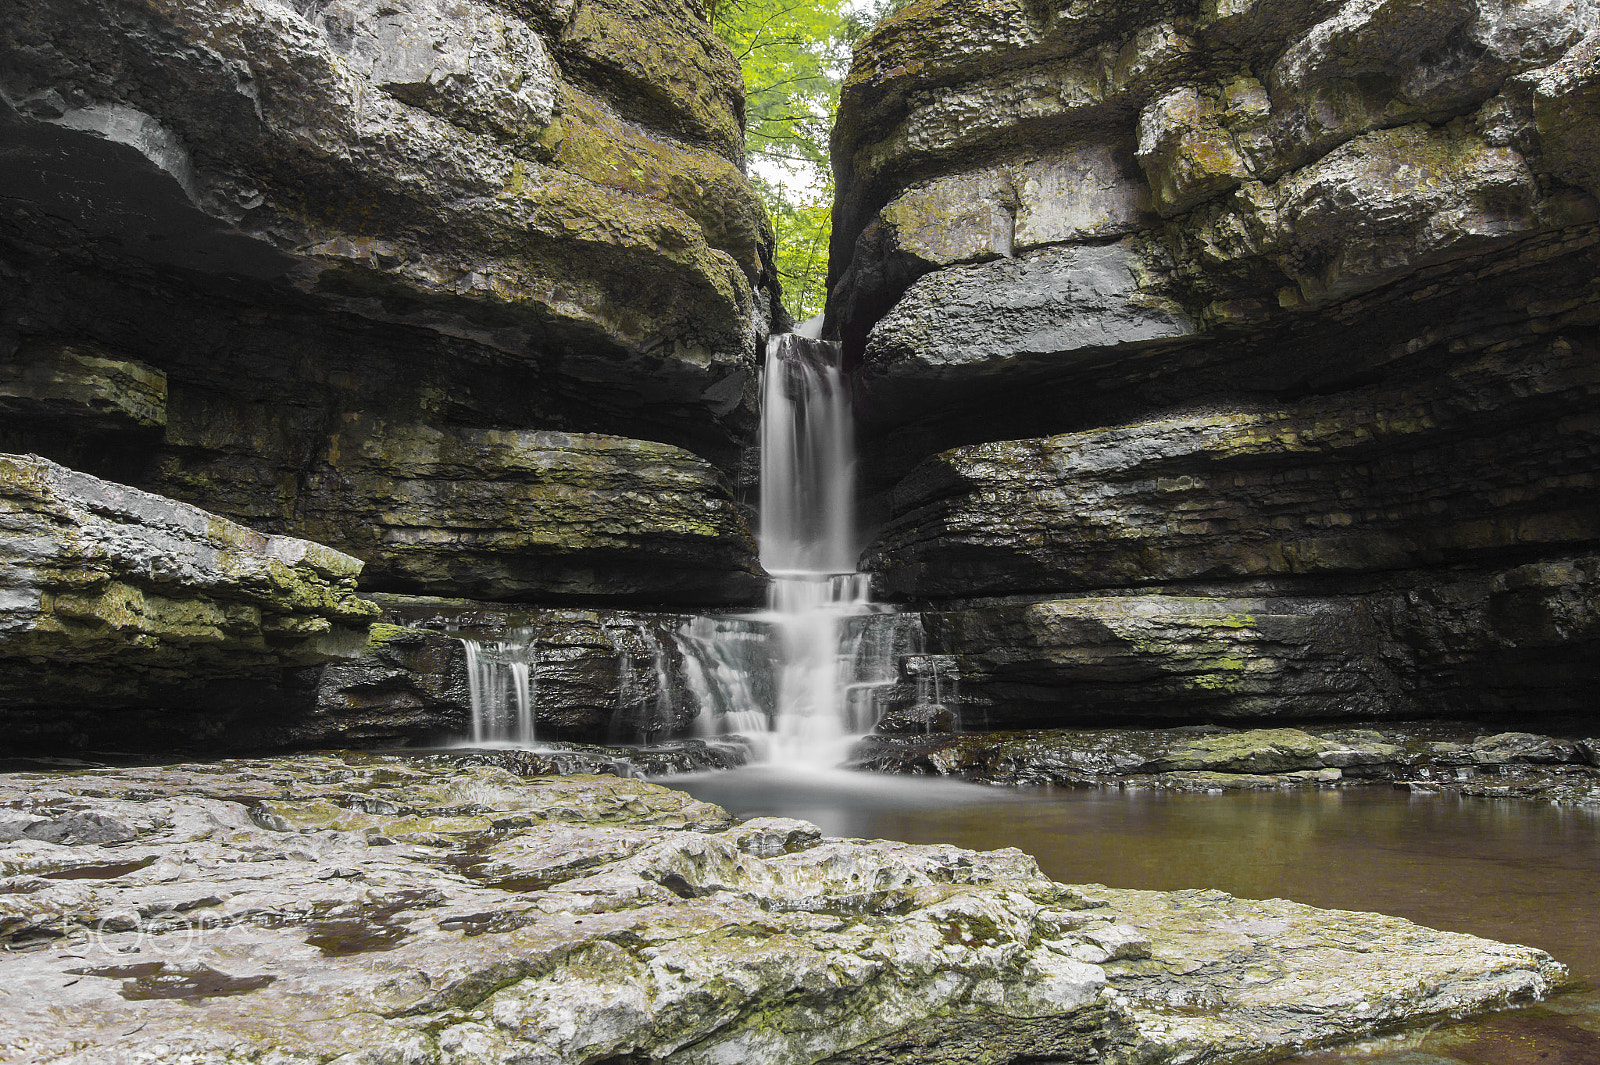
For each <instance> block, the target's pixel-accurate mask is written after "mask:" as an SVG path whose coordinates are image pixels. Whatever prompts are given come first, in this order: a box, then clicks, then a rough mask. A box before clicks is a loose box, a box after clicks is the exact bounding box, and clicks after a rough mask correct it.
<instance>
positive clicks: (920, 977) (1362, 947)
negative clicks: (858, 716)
mask: <svg viewBox="0 0 1600 1065" xmlns="http://www.w3.org/2000/svg"><path fill="white" fill-rule="evenodd" d="M0 839H4V840H5V842H3V843H0V874H3V876H4V884H5V887H6V888H7V890H6V891H5V893H3V894H0V937H3V939H4V941H5V943H6V945H7V946H8V947H10V948H11V950H10V951H8V952H7V953H6V955H5V959H6V960H5V961H4V962H3V968H4V970H5V975H6V986H7V989H8V990H9V991H10V994H9V995H7V996H6V997H5V1001H4V1005H3V1006H0V1012H3V1014H4V1016H5V1019H6V1022H7V1023H6V1025H5V1027H4V1033H5V1034H4V1035H3V1036H0V1057H5V1058H7V1059H10V1058H18V1059H22V1058H26V1059H27V1060H32V1061H40V1062H69V1061H89V1060H94V1061H98V1062H123V1061H128V1062H131V1061H136V1060H147V1059H148V1058H149V1057H151V1056H158V1057H164V1058H172V1057H174V1056H182V1057H183V1058H184V1059H185V1060H192V1061H196V1062H232V1061H244V1060H253V1059H255V1058H258V1057H259V1056H260V1055H261V1054H262V1053H265V1052H270V1054H271V1055H272V1056H273V1057H274V1059H275V1060H282V1061H285V1062H302V1061H303V1062H311V1061H328V1060H330V1059H332V1058H334V1057H337V1056H341V1055H343V1056H364V1055H367V1054H370V1053H376V1052H380V1051H382V1052H393V1051H399V1052H403V1053H404V1054H405V1055H406V1056H407V1057H408V1059H409V1060H412V1061H417V1062H436V1061H460V1060H463V1059H466V1058H471V1059H472V1060H476V1061H483V1062H496V1061H513V1060H514V1061H520V1062H549V1063H551V1065H554V1063H557V1062H561V1063H563V1065H565V1063H576V1062H593V1063H598V1062H601V1061H616V1060H623V1059H627V1058H630V1057H632V1058H646V1057H647V1058H650V1059H653V1060H658V1061H666V1062H681V1063H690V1062H711V1061H723V1060H730V1059H733V1058H737V1059H738V1060H740V1061H745V1062H751V1063H753V1065H754V1063H773V1065H776V1063H779V1062H783V1063H796V1062H823V1061H826V1062H835V1063H844V1062H856V1063H863V1065H864V1063H868V1062H879V1061H897V1062H924V1061H925V1062H936V1061H951V1060H957V1059H960V1060H978V1059H980V1058H981V1059H982V1060H986V1061H994V1062H1021V1061H1027V1060H1040V1059H1042V1058H1045V1057H1048V1058H1050V1059H1052V1060H1057V1061H1076V1062H1085V1063H1087V1062H1091V1061H1093V1062H1103V1063H1104V1062H1113V1063H1114V1062H1126V1063H1132V1062H1135V1061H1137V1062H1145V1063H1159V1062H1168V1061H1172V1062H1176V1061H1185V1060H1193V1057H1194V1055H1195V1053H1196V1052H1197V1051H1198V1050H1200V1048H1204V1052H1205V1053H1206V1054H1207V1055H1209V1058H1208V1060H1213V1061H1217V1062H1233V1061H1239V1062H1242V1061H1246V1060H1262V1059H1263V1058H1264V1057H1268V1056H1272V1055H1275V1054H1281V1053H1283V1052H1286V1051H1289V1050H1291V1049H1299V1048H1305V1047H1312V1046H1318V1045H1324V1044H1327V1043H1331V1042H1336V1041H1340V1040H1348V1039H1350V1038H1352V1037H1358V1036H1359V1035H1361V1034H1362V1033H1365V1032H1369V1031H1373V1030H1375V1029H1378V1028H1389V1027H1393V1026H1395V1025H1396V1024H1401V1023H1405V1022H1407V1021H1421V1020H1425V1019H1428V1018H1431V1017H1439V1016H1445V1015H1450V1016H1459V1015H1462V1014H1465V1013H1468V1012H1472V1011H1475V1010H1482V1009H1485V1008H1494V1007H1503V1006H1506V1005H1509V1004H1513V1003H1516V1002H1519V1001H1525V1000H1527V999H1529V998H1533V997H1538V996H1541V995H1543V994H1545V993H1548V992H1549V991H1550V990H1551V989H1552V988H1553V987H1554V986H1556V985H1557V984H1558V983H1559V981H1561V979H1562V978H1563V975H1564V972H1563V970H1562V967H1561V966H1559V965H1558V964H1556V963H1555V962H1553V961H1552V960H1551V959H1550V958H1549V957H1548V956H1547V955H1545V954H1544V953H1542V952H1540V951H1537V950H1532V949H1530V948H1524V947H1512V946H1507V945H1503V944H1497V943H1491V942H1488V941H1485V940H1481V939H1476V938H1473V937H1470V936H1464V935H1459V934H1454V933H1446V932H1436V931H1432V930H1429V929H1425V928H1421V927H1418V926H1416V925H1412V924H1409V923H1408V922H1405V921H1400V920H1397V919H1394V918H1388V917H1382V916H1379V915H1376V914H1354V913H1345V912H1337V911H1319V910H1315V909H1312V908H1310V907H1307V906H1301V905H1298V904H1295V903H1289V902H1284V901H1281V900H1274V901H1269V902H1245V901H1242V900H1237V899H1233V898H1232V897H1230V896H1227V895H1225V894H1223V893H1221V892H1192V891H1191V892H1177V893H1172V894H1161V893H1155V892H1138V891H1116V890H1110V889H1105V888H1100V887H1088V888H1073V887H1067V886H1064V885H1060V884H1056V883H1052V882H1051V881H1049V880H1048V879H1046V878H1045V877H1043V876H1042V875H1041V874H1040V872H1039V870H1038V867H1037V865H1036V864H1035V863H1034V862H1033V860H1032V859H1030V858H1028V857H1027V856H1025V855H1023V854H1021V853H1020V852H1018V851H1015V850H1004V851H994V852H989V853H974V852H970V851H962V850H959V849H957V848H953V847H948V846H914V845H907V844H898V843H884V842H873V841H863V840H835V839H824V838H822V837H821V835H820V833H819V832H818V831H817V829H816V828H815V826H812V825H810V824H808V823H806V822H802V821H793V820H786V819H779V818H758V819H755V820H751V821H746V822H742V823H737V822H734V821H732V820H731V819H730V818H729V817H728V816H727V814H726V813H724V812H723V811H722V810H721V809H719V808H717V807H715V806H710V805H708V804H705V803H701V802H697V801H695V800H693V799H691V798H689V797H688V796H686V795H683V794H680V793H677V792H672V791H668V790H666V789H664V788H661V787H658V786H655V785H651V784H646V783H642V782H638V781H628V780H616V779H603V778H602V779H597V778H568V779H564V780H550V779H542V780H540V779H533V780H529V779H525V778H522V777H519V776H517V775H515V774H514V773H512V772H508V771H507V770H505V769H502V768H495V767H487V766H481V765H480V766H468V765H462V764H453V763H448V762H442V761H440V760H438V759H432V760H414V761H405V760H401V759H396V758H387V757H375V756H351V757H348V758H342V759H341V758H334V757H303V758H297V759H279V760H269V761H255V762H225V763H218V764H215V765H206V766H199V765H197V766H179V767H170V768H165V769H147V770H118V771H94V772H87V773H80V774H76V775H66V776H63V775H51V774H23V775H16V776H7V777H5V778H3V779H0ZM1289 959H1292V962H1291V961H1290V960H1289Z"/></svg>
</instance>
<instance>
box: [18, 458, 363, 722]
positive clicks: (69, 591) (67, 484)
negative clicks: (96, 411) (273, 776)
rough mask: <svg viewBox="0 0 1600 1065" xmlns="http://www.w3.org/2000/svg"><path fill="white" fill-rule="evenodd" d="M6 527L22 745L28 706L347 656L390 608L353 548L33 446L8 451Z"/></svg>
mask: <svg viewBox="0 0 1600 1065" xmlns="http://www.w3.org/2000/svg"><path fill="white" fill-rule="evenodd" d="M0 530H3V532H4V535H3V536H0V661H3V662H4V666H5V668H4V670H3V674H4V679H3V682H0V706H4V707H5V708H6V721H7V729H8V732H9V733H10V736H11V739H12V740H13V741H18V740H20V739H21V735H20V733H21V732H23V731H25V730H23V729H22V728H21V722H20V717H21V715H22V714H23V712H25V711H26V710H27V708H50V707H52V706H57V705H62V704H66V705H88V706H93V707H94V708H95V709H96V710H98V711H107V710H111V711H114V710H115V709H117V708H119V707H122V706H128V705H150V704H152V703H156V704H159V703H160V702H161V701H162V700H163V699H165V698H167V697H169V696H171V695H172V694H173V693H174V692H182V691H184V690H186V689H190V688H193V687H195V686H197V685H202V684H205V683H208V682H218V681H227V682H228V683H230V684H240V685H246V684H249V683H252V682H260V681H262V680H268V681H270V680H273V679H276V678H277V677H278V676H280V675H281V674H282V671H283V670H284V669H285V668H288V667H292V666H306V665H311V664H313V663H317V662H326V661H328V660H329V659H330V658H337V657H340V656H346V655H349V654H351V653H353V652H354V651H355V650H357V649H358V648H360V647H361V646H363V645H364V644H365V642H366V639H367V628H368V626H369V625H370V624H371V623H372V621H373V619H374V618H375V617H376V616H377V615H378V613H379V610H378V608H377V607H375V606H373V605H372V604H370V603H367V602H365V601H363V600H361V599H359V598H357V597H356V595H355V583H356V578H357V576H358V574H359V573H360V571H361V563H360V562H358V561H357V560H356V559H354V558H351V557H350V556H348V555H344V554H341V553H339V552H337V551H333V550H330V549H329V548H326V547H323V546H321V545H319V544H314V543H309V542H307V541H305V540H296V539H292V538H290V537H284V536H268V535H264V534H262V533H259V532H256V531H254V530H252V529H247V528H245V527H243V526H241V525H237V524H235V523H234V522H231V521H228V520H227V519H225V518H220V517H218V516H216V515H214V514H208V513H206V512H205V511H203V510H200V509H199V508H197V507H192V506H188V505H187V504H183V503H175V502H173V501H172V500H169V499H163V498H161V497H159V496H154V495H151V494H149V493H147V492H141V491H138V490H137V489H132V488H127V487H124V486H122V485H117V484H111V483H109V482H106V481H102V480H99V479H97V478H94V477H90V476H88V475H86V474H82V473H77V472H74V471H72V470H68V469H66V468H64V467H61V466H58V465H56V464H55V463H52V462H49V461H47V460H45V459H40V458H37V457H35V456H26V457H24V456H15V455H6V456H0ZM46 716H47V717H48V716H50V715H49V714H48V713H46Z"/></svg>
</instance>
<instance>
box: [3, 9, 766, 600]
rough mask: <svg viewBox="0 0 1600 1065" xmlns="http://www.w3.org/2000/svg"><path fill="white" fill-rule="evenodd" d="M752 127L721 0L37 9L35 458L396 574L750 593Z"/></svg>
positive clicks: (27, 142) (22, 88)
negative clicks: (706, 12) (747, 164)
mask: <svg viewBox="0 0 1600 1065" xmlns="http://www.w3.org/2000/svg"><path fill="white" fill-rule="evenodd" d="M743 108H744V102H743V87H742V84H741V81H740V77H739V70H738V66H737V64H736V63H735V61H734V59H733V57H732V56H731V55H730V54H729V53H728V51H727V49H726V47H725V46H724V45H722V43H721V42H720V41H719V40H718V39H717V38H716V37H715V35H714V34H712V32H711V30H710V28H709V26H708V25H707V24H706V23H705V20H704V17H703V15H702V14H701V13H700V10H699V7H698V5H697V4H695V3H693V2H691V0H665V2H654V3H632V2H625V0H541V2H536V3H494V2H479V0H471V2H463V3H454V2H452V3H438V2H434V0H397V2H393V3H390V2H387V0H385V2H384V3H375V2H368V0H336V2H332V3H328V2H317V3H299V4H293V3H279V2H276V0H246V2H242V3H239V2H231V0H216V2H209V0H208V2H203V3H185V4H171V3H164V2H160V0H50V2H47V3H22V2H20V0H7V2H4V3H0V139H3V142H4V145H5V151H4V153H3V154H0V199H3V203H4V204H5V209H4V211H3V212H0V306H3V307H4V308H5V310H4V314H3V316H0V364H3V365H4V367H5V370H4V371H3V372H0V409H3V410H4V411H5V414H6V417H5V418H4V426H3V428H0V450H7V451H36V452H39V453H42V454H45V455H47V456H49V457H51V458H54V459H56V460H58V461H62V462H64V463H67V464H68V465H71V466H75V467H77V468H82V469H85V470H87V471H89V472H92V473H95V474H99V475H103V476H108V477H112V478H114V479H116V480H119V481H124V482H127V483H130V484H133V485H136V486H138V487H141V488H145V489H148V490H151V491H155V492H159V493H161V494H164V495H168V496H171V497H173V498H176V499H180V500H185V501H188V502H192V503H196V504H198V505H201V506H204V507H206V508H207V509H209V510H212V511H214V512H217V513H219V514H223V515H226V516H228V517H231V518H234V519H236V520H239V521H243V522H246V523H248V524H249V525H251V526H252V527H256V528H260V529H263V530H266V531H271V532H283V533H290V534H294V535H304V536H309V537H312V538H315V539H317V540H320V541H322V542H324V543H327V544H329V545H330V546H333V547H336V548H339V549H341V550H347V551H350V552H351V553H353V554H355V555H357V556H358V557H360V558H361V559H363V560H364V561H366V562H368V563H369V566H368V569H367V571H366V578H365V579H366V586H367V587H373V588H392V589H398V590H409V591H427V592H449V593H456V592H460V591H463V590H465V591H467V592H470V593H471V594H476V595H482V596H487V597H492V598H505V597H513V596H518V597H525V598H540V597H568V598H591V599H604V598H612V599H615V598H619V597H630V596H632V597H643V598H644V599H646V600H647V601H655V600H671V599H674V598H687V599H691V600H697V601H705V600H711V601H730V600H747V599H749V598H750V597H751V596H753V595H756V594H758V593H757V585H756V582H755V579H754V571H755V567H754V562H753V555H752V550H751V544H750V539H749V533H748V530H747V529H746V528H745V526H744V521H743V518H742V517H741V515H740V513H739V512H738V510H737V509H736V507H735V506H734V502H733V498H732V494H733V490H732V488H731V487H730V486H729V484H728V483H727V481H726V480H725V475H726V474H727V473H731V472H733V471H735V470H736V468H737V463H738V453H739V447H740V443H741V441H742V439H743V437H744V435H745V434H746V433H747V432H748V430H749V428H750V427H751V425H752V424H753V421H754V417H755V412H754V406H753V403H754V399H753V397H754V388H753V384H752V382H753V377H754V372H755V369H756V363H755V355H756V349H757V346H758V344H759V342H760V341H761V340H762V339H763V338H764V336H765V334H766V331H767V328H768V322H769V319H770V317H771V315H772V313H773V305H774V301H773V299H772V295H771V287H772V286H771V283H770V280H769V276H770V274H769V268H768V260H769V258H770V245H771V233H770V227H769V224H768V222H767V220H766V217H765V214H764V212H763V210H762V208H761V206H760V204H759V202H758V201H757V199H756V198H755V195H754V193H753V192H752V190H751V189H750V187H749V185H748V184H747V183H746V181H745V179H744V176H743V173H742V166H743V144H742V138H743ZM473 482H478V483H477V484H476V486H474V484H473ZM669 500H670V502H668V501H669ZM646 501H649V502H646ZM578 511H581V512H582V520H581V521H574V520H573V516H574V514H575V513H576V512H578ZM552 529H555V530H556V531H552Z"/></svg>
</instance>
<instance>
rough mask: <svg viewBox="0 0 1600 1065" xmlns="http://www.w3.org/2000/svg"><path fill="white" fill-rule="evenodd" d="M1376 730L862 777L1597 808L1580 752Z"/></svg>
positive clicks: (1464, 728) (1228, 739)
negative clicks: (1402, 794) (1373, 791)
mask: <svg viewBox="0 0 1600 1065" xmlns="http://www.w3.org/2000/svg"><path fill="white" fill-rule="evenodd" d="M1371 726H1372V727H1365V728H1362V727H1349V726H1329V725H1305V726H1303V727H1301V728H1245V729H1224V728H1217V727H1214V726H1200V727H1195V726H1185V727H1179V728H1140V729H1120V728H1065V729H1030V730H1027V731H1020V732H1008V731H1001V732H990V733H964V734H960V735H952V736H938V735H934V736H877V737H871V738H869V739H868V740H866V741H864V742H863V743H862V744H861V745H860V746H859V747H858V748H857V750H856V752H855V762H854V765H855V766H856V767H857V768H862V769H873V770H877V771H879V772H891V773H906V774H913V775H919V776H929V775H931V776H947V777H957V778H960V779H963V780H969V781H974V782H978V783H984V784H1009V785H1040V784H1049V785H1056V786H1067V787H1085V786H1088V787H1129V788H1157V789H1161V790H1165V791H1179V792H1199V793H1208V792H1217V791H1241V790H1242V791H1270V790H1277V789H1297V788H1331V787H1339V786H1347V785H1354V786H1360V785H1370V784H1372V783H1374V782H1380V781H1381V782H1388V783H1391V784H1393V785H1394V786H1397V787H1404V788H1408V789H1411V790H1415V791H1431V792H1445V793H1450V794H1458V795H1468V796H1483V797H1497V798H1513V799H1528V800H1533V801H1535V802H1547V803H1556V804H1559V805H1565V806H1583V807H1597V808H1600V771H1597V770H1596V769H1595V768H1594V767H1593V766H1591V765H1588V764H1586V763H1585V761H1584V759H1583V757H1582V752H1581V751H1579V750H1578V748H1577V745H1576V744H1574V743H1572V742H1570V741H1566V740H1562V739H1559V738H1556V737H1551V736H1539V735H1532V734H1528V733H1502V734H1499V735H1487V734H1486V726H1483V725H1474V724H1470V723H1465V722H1456V721H1444V722H1426V723H1421V722H1378V723H1371Z"/></svg>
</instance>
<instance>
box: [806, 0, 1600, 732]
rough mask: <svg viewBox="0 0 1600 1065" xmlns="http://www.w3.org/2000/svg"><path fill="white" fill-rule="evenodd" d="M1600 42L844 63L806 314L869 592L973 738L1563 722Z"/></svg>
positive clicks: (1386, 14)
mask: <svg viewBox="0 0 1600 1065" xmlns="http://www.w3.org/2000/svg"><path fill="white" fill-rule="evenodd" d="M1597 31H1600V15H1597V12H1596V9H1595V7H1594V5H1593V4H1592V3H1583V2H1567V0H1540V2H1531V3H1493V2H1487V0H1481V2H1480V0H1461V2H1455V0H1429V2H1426V3H1421V4H1415V3H1394V2H1386V0H1351V2H1336V0H1319V2H1297V0H1258V2H1253V3H1252V2H1248V0H1246V2H1243V3H1187V4H1184V3H1181V4H1177V5H1172V4H1163V5H1153V4H1117V5H1112V4H1068V3H1047V4H1035V3H1022V2H1021V0H1015V2H1012V0H924V2H921V3H917V4H913V5H912V6H911V7H909V8H907V9H906V10H905V11H904V12H902V13H901V14H900V15H899V16H897V17H896V18H894V19H893V20H891V21H889V22H887V23H886V24H884V25H883V26H881V27H880V28H879V29H878V31H877V32H876V33H875V34H874V35H873V36H872V37H870V38H869V39H868V40H867V41H865V42H864V43H863V44H862V45H861V47H860V48H859V49H858V51H857V54H856V58H855V63H854V66H853V68H852V70H851V73H850V76H849V80H848V82H847V84H846V87H845V92H844V97H843V102H842V105H841V113H840V121H839V126H838V129H837V131H836V134H835V143H834V149H835V166H836V169H837V172H838V175H839V183H840V201H839V205H838V210H837V212H836V219H837V223H836V227H835V231H834V248H833V284H832V292H831V296H830V304H829V315H830V323H831V327H832V328H834V329H836V330H837V331H838V332H839V334H840V336H841V338H842V339H843V340H844V341H845V344H846V347H847V352H848V354H849V355H850V356H851V357H852V358H853V359H855V360H857V361H858V363H859V364H860V367H861V372H862V374H863V377H864V381H865V392H866V395H867V403H866V406H865V414H866V418H867V436H868V438H869V440H870V441H871V442H870V443H869V444H868V445H866V446H867V452H868V453H867V458H866V465H867V477H868V480H869V482H870V483H871V485H872V491H873V492H874V503H873V509H874V510H875V513H876V514H877V517H878V519H879V523H878V528H877V530H876V535H875V538H874V540H873V542H872V544H871V545H870V546H869V548H868V551H867V556H866V560H867V564H868V565H869V567H870V568H872V569H873V570H875V571H876V573H877V576H878V582H879V586H880V587H881V588H882V589H883V590H884V591H885V592H886V593H887V594H889V595H891V596H893V597H895V598H898V599H901V600H906V601H911V602H923V603H926V604H928V605H929V606H930V607H933V608H935V609H936V613H935V614H933V615H931V619H930V620H931V625H930V631H931V632H932V633H933V634H934V637H935V645H934V646H933V647H931V648H930V650H932V651H936V652H944V653H949V654H953V655H955V656H956V660H957V667H958V668H957V670H956V671H957V672H959V673H960V674H961V675H962V678H963V681H964V691H965V693H966V695H967V697H968V699H969V700H970V701H971V702H972V703H973V705H974V706H977V707H982V708H984V709H985V710H992V711H997V712H999V713H1000V715H1001V716H1002V717H1009V719H1010V720H1011V722H1012V723H1014V724H1015V723H1023V724H1027V723H1033V724H1043V723H1051V722H1059V721H1071V720H1077V721H1085V720H1105V719H1108V718H1114V717H1123V718H1128V717H1149V716H1158V717H1159V716H1166V717H1169V718H1178V719H1187V720H1199V719H1219V718H1234V719H1237V718H1250V717H1260V718H1272V717H1281V716H1290V717H1297V718H1308V719H1315V718H1319V717H1349V716H1389V715H1394V716H1411V715H1418V714H1441V713H1457V714H1463V713H1465V714H1471V713H1489V712H1503V713H1519V714H1529V713H1550V712H1554V711H1572V712H1584V713H1587V712H1588V711H1589V708H1590V707H1591V706H1592V691H1593V688H1594V684H1595V683H1596V681H1600V665H1597V664H1596V663H1597V662H1600V656H1597V655H1596V651H1597V650H1600V643H1597V640H1600V605H1597V599H1596V596H1595V591H1594V584H1593V577H1592V574H1593V572H1594V566H1595V559H1596V557H1597V549H1600V491H1597V484H1596V481H1595V476H1594V469H1595V465H1596V460H1597V459H1600V346H1597V344H1596V335H1597V330H1596V326H1597V325H1600V282H1597V281H1596V277H1597V275H1600V271H1597V266H1600V230H1597V228H1596V219H1597V217H1600V206H1597V203H1596V198H1595V197H1596V194H1597V193H1600V181H1597V174H1600V171H1597V170H1596V163H1595V160H1596V155H1595V146H1596V143H1597V137H1600V118H1597V117H1596V112H1595V110H1594V107H1593V105H1592V101H1593V99H1594V95H1595V93H1596V92H1597V91H1600V90H1597V86H1600V67H1597V66H1596V60H1597V56H1600V35H1597ZM1024 708H1026V709H1024Z"/></svg>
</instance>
